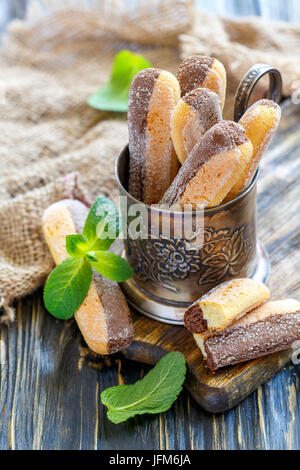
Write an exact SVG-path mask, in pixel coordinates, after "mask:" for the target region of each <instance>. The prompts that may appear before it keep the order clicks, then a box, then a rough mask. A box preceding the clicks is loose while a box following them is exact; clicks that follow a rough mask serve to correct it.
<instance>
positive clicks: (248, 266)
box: [116, 146, 269, 325]
mask: <svg viewBox="0 0 300 470" xmlns="http://www.w3.org/2000/svg"><path fill="white" fill-rule="evenodd" d="M128 165H129V150H128V146H126V147H125V148H124V149H123V150H122V151H121V153H120V154H119V156H118V159H117V163H116V178H117V181H118V184H119V189H120V194H121V196H126V197H127V210H128V211H129V210H130V207H131V206H132V205H134V204H141V203H140V202H139V201H137V200H136V199H135V198H133V197H132V196H131V195H130V194H129V193H128V191H127V183H128ZM257 178H258V172H257V174H256V176H255V178H254V180H253V182H252V184H251V185H250V187H249V188H248V189H247V191H245V192H244V193H243V194H242V195H241V196H239V197H238V198H236V199H235V200H233V201H231V202H229V203H227V204H224V205H221V206H219V207H217V208H213V209H207V210H205V211H204V219H203V220H204V227H203V242H202V243H201V245H199V246H197V245H196V246H195V248H193V245H192V243H191V240H190V239H185V238H182V239H175V238H173V237H172V236H170V237H165V236H164V235H163V233H162V232H159V233H158V236H157V237H154V238H153V237H151V233H150V231H149V237H148V238H147V239H137V240H136V239H132V238H130V237H128V238H127V239H125V240H124V244H125V254H126V257H127V259H128V261H129V263H130V264H131V266H132V268H133V270H134V276H133V278H132V279H131V280H130V281H128V282H125V283H123V284H122V288H123V290H124V292H125V294H126V296H127V298H128V301H129V303H130V304H131V306H132V307H134V308H135V309H137V310H138V311H139V312H141V313H143V314H144V315H147V316H149V317H150V318H153V319H156V320H159V321H162V322H165V323H171V324H178V325H181V324H183V322H182V320H183V314H184V311H185V310H186V308H187V307H188V306H189V305H190V304H191V303H192V302H194V301H195V300H197V299H199V298H200V297H201V296H202V295H203V294H205V293H206V292H208V291H209V290H210V289H211V288H213V287H215V286H216V285H218V284H220V283H222V282H224V281H226V280H229V279H233V278H237V277H252V278H255V279H258V280H261V281H263V282H266V281H267V278H268V276H269V261H268V255H267V253H266V251H265V249H264V247H263V246H262V244H261V243H260V242H258V241H257V237H256V186H257ZM143 206H144V208H145V211H147V213H148V216H149V217H152V218H153V213H154V215H156V216H157V220H159V224H158V225H159V227H161V225H162V223H165V226H166V225H168V224H169V225H170V226H172V227H174V226H176V225H181V224H182V217H183V214H182V213H179V212H172V211H169V210H161V209H154V210H153V208H151V207H150V206H146V205H144V204H143ZM153 211H154V212H153ZM155 212H156V214H155ZM191 217H192V219H196V217H197V213H196V212H194V213H191ZM129 220H130V219H129ZM149 227H150V225H149Z"/></svg>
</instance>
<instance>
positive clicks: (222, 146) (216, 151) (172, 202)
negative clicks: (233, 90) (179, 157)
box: [161, 121, 253, 210]
mask: <svg viewBox="0 0 300 470" xmlns="http://www.w3.org/2000/svg"><path fill="white" fill-rule="evenodd" d="M252 151H253V149H252V144H251V142H250V140H249V139H248V138H247V136H246V134H245V130H244V129H243V128H242V127H241V126H240V125H239V124H236V123H234V122H231V121H221V122H220V123H218V124H216V125H215V126H214V127H212V128H211V129H210V130H209V131H207V132H206V134H205V135H204V137H203V138H202V139H201V140H200V142H199V143H198V144H197V145H195V147H194V148H193V150H192V152H191V153H190V155H189V156H188V158H187V159H186V160H185V162H184V164H183V165H182V167H181V169H180V170H179V172H178V175H177V176H176V178H175V179H174V181H173V183H172V185H171V186H170V188H169V189H168V191H167V192H166V193H165V195H164V197H163V199H162V200H161V204H162V206H164V207H167V208H171V207H172V208H173V209H175V208H176V209H178V210H180V209H182V208H184V206H185V205H192V206H193V208H195V209H196V208H197V207H196V206H197V205H201V206H202V207H203V208H209V207H216V206H218V205H219V204H220V203H221V202H222V201H223V199H224V198H225V197H226V196H227V194H228V192H229V191H230V190H231V188H232V187H233V185H234V184H235V182H236V181H237V179H238V176H239V174H240V172H241V171H243V168H244V165H245V164H246V162H247V161H249V159H250V158H251V156H252Z"/></svg>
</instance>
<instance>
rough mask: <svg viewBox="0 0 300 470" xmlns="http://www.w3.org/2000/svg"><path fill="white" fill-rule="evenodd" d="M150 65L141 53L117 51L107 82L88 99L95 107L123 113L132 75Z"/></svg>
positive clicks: (126, 104) (126, 105)
mask: <svg viewBox="0 0 300 470" xmlns="http://www.w3.org/2000/svg"><path fill="white" fill-rule="evenodd" d="M149 67H151V64H150V62H148V61H147V60H146V59H145V58H144V57H143V56H142V55H140V54H135V53H133V52H130V51H128V50H123V51H121V52H119V53H118V54H117V55H116V56H115V58H114V63H113V68H112V71H111V76H110V79H109V82H108V83H107V84H106V85H104V86H102V87H101V88H100V89H99V90H98V91H96V93H94V94H93V95H91V96H90V97H89V99H88V104H89V105H90V106H91V107H92V108H95V109H99V110H106V111H116V112H121V113H125V112H126V111H127V109H128V95H129V89H130V85H131V82H132V80H133V78H134V76H135V75H136V74H137V73H138V72H139V71H140V70H143V69H147V68H149Z"/></svg>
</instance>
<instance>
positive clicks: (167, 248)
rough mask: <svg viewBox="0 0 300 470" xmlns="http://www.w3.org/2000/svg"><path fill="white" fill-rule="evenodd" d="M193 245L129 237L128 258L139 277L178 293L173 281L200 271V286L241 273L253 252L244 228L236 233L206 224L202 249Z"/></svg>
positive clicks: (184, 241)
mask: <svg viewBox="0 0 300 470" xmlns="http://www.w3.org/2000/svg"><path fill="white" fill-rule="evenodd" d="M191 246H192V245H191V244H190V243H189V242H188V241H187V240H174V239H163V238H160V239H155V240H154V239H152V240H151V239H150V240H149V239H148V240H128V257H129V261H130V262H131V264H132V267H133V269H134V271H135V273H136V278H137V280H139V281H140V282H148V281H153V282H154V283H156V284H158V285H160V286H161V287H164V288H165V289H168V290H170V291H172V292H178V289H177V287H176V286H175V285H174V282H176V281H180V280H185V279H187V278H188V277H189V275H190V274H191V273H199V278H198V283H199V285H201V284H209V283H213V282H217V281H220V282H221V281H222V280H223V279H224V278H225V276H226V275H230V276H238V275H239V273H240V272H241V271H242V269H243V267H244V265H245V263H246V261H247V259H248V256H249V254H250V252H251V246H250V244H249V242H248V240H247V238H246V236H245V227H241V228H239V229H236V230H235V231H234V232H233V233H232V232H231V231H230V230H229V229H223V230H219V231H215V230H214V229H213V228H207V227H206V228H205V229H204V243H203V245H202V246H201V248H200V249H192V248H190V247H191Z"/></svg>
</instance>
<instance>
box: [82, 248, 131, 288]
mask: <svg viewBox="0 0 300 470" xmlns="http://www.w3.org/2000/svg"><path fill="white" fill-rule="evenodd" d="M86 257H87V259H88V260H89V262H90V265H91V266H92V267H93V268H94V269H96V271H98V272H99V273H100V274H102V275H103V276H104V277H107V279H110V280H111V281H116V282H124V281H127V280H128V279H130V278H131V277H132V276H133V270H132V267H131V266H130V264H129V263H128V261H126V259H124V258H121V256H118V255H115V253H111V252H110V251H96V252H95V253H93V254H92V255H91V256H90V255H89V254H87V255H86ZM95 258H96V259H97V260H98V261H94V259H95Z"/></svg>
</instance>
